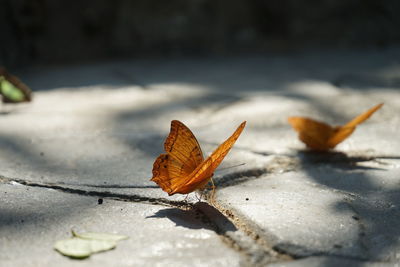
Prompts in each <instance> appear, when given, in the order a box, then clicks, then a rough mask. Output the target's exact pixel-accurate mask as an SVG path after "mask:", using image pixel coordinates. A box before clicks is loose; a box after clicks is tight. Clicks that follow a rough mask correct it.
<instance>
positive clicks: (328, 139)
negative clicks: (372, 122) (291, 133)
mask: <svg viewBox="0 0 400 267" xmlns="http://www.w3.org/2000/svg"><path fill="white" fill-rule="evenodd" d="M382 105H383V104H379V105H376V106H375V107H373V108H371V109H369V110H368V111H366V112H364V113H362V114H361V115H359V116H357V117H355V118H354V119H352V120H351V121H349V122H348V123H346V124H345V125H342V126H330V125H328V124H326V123H324V122H320V121H317V120H313V119H310V118H305V117H289V118H288V122H289V124H290V125H292V127H293V128H294V129H295V130H296V131H297V132H298V133H299V139H300V140H301V141H302V142H303V143H305V144H306V145H307V147H309V148H310V149H313V150H319V151H326V150H329V149H333V148H334V147H335V146H336V145H338V144H339V143H341V142H342V141H343V140H345V139H346V138H347V137H349V136H350V135H351V134H352V133H353V132H354V130H355V129H356V126H357V125H358V124H360V123H362V122H364V121H365V120H366V119H368V118H369V117H370V116H371V115H372V114H373V113H374V112H375V111H377V110H378V109H380V108H381V107H382Z"/></svg>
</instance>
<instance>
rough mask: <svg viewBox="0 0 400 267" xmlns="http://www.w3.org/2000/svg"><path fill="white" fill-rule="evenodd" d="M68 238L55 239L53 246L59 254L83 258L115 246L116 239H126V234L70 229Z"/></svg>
mask: <svg viewBox="0 0 400 267" xmlns="http://www.w3.org/2000/svg"><path fill="white" fill-rule="evenodd" d="M72 235H73V237H72V238H70V239H65V240H60V241H57V242H56V243H55V245H54V248H55V249H56V250H57V251H58V252H60V253H61V254H63V255H65V256H68V257H72V258H77V259H83V258H87V257H89V256H90V255H91V254H93V253H97V252H101V251H106V250H110V249H113V248H115V246H116V245H117V241H120V240H123V239H127V238H128V237H127V236H124V235H117V234H109V233H90V232H89V233H82V234H78V233H76V232H74V231H72Z"/></svg>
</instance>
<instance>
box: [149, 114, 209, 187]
mask: <svg viewBox="0 0 400 267" xmlns="http://www.w3.org/2000/svg"><path fill="white" fill-rule="evenodd" d="M164 149H165V151H166V152H167V153H166V154H161V155H160V156H158V158H157V159H156V161H155V162H154V164H153V178H152V179H151V181H154V182H156V183H157V184H158V185H159V186H160V187H161V188H162V189H163V190H164V191H166V192H167V193H169V194H170V193H171V192H172V191H173V188H176V185H177V184H180V183H181V181H185V180H186V179H187V177H189V176H190V174H191V173H192V172H193V171H194V170H195V169H196V168H197V166H199V165H200V164H201V163H202V162H203V161H204V158H203V152H202V151H201V148H200V145H199V143H198V142H197V139H196V137H195V136H194V135H193V133H192V132H191V131H190V129H189V128H188V127H186V126H185V125H184V124H183V123H182V122H180V121H177V120H174V121H172V122H171V131H170V133H169V135H168V137H167V139H166V140H165V143H164Z"/></svg>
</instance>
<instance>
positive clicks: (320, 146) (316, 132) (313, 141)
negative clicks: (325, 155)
mask: <svg viewBox="0 0 400 267" xmlns="http://www.w3.org/2000/svg"><path fill="white" fill-rule="evenodd" d="M288 121H289V123H290V124H291V125H292V127H293V128H294V129H295V130H296V131H297V132H298V133H299V139H300V140H301V141H303V143H305V144H306V145H307V146H308V147H309V148H312V149H315V150H326V149H329V148H330V147H329V146H328V144H327V142H328V140H329V138H331V137H332V135H333V134H334V129H333V128H332V127H331V126H330V125H328V124H326V123H323V122H319V121H316V120H313V119H309V118H302V117H290V118H288Z"/></svg>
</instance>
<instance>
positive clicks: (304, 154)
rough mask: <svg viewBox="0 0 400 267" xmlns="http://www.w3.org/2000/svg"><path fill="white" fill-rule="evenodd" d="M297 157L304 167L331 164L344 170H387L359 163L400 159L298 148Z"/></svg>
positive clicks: (399, 157)
mask: <svg viewBox="0 0 400 267" xmlns="http://www.w3.org/2000/svg"><path fill="white" fill-rule="evenodd" d="M297 158H298V159H300V163H301V164H302V166H303V167H305V168H306V167H309V166H310V165H320V164H323V165H330V166H332V167H335V168H339V169H343V170H382V171H383V170H386V169H385V168H379V167H369V166H362V165H359V163H362V162H369V161H374V162H376V163H378V164H384V163H382V162H379V160H380V159H400V156H368V155H348V154H346V153H343V152H340V151H314V150H298V151H297Z"/></svg>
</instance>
